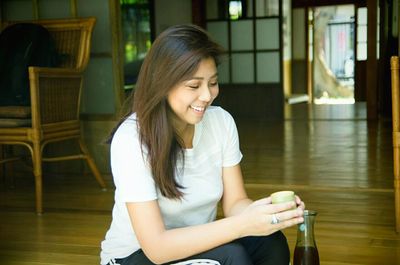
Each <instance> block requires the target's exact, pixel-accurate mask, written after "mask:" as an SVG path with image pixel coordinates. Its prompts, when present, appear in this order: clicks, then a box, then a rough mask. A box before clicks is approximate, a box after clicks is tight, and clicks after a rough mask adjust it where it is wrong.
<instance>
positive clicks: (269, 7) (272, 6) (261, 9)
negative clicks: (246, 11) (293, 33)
mask: <svg viewBox="0 0 400 265" xmlns="http://www.w3.org/2000/svg"><path fill="white" fill-rule="evenodd" d="M255 2H256V16H257V17H265V16H278V15H279V0H268V1H265V0H255Z"/></svg>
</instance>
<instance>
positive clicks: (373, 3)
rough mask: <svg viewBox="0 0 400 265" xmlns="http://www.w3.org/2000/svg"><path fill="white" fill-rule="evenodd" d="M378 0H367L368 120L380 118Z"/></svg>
mask: <svg viewBox="0 0 400 265" xmlns="http://www.w3.org/2000/svg"><path fill="white" fill-rule="evenodd" d="M377 8H378V3H377V0H367V12H368V13H367V24H368V29H367V75H366V81H367V82H366V84H367V87H366V88H367V118H368V120H376V119H377V118H378V105H377V103H378V98H377V94H378V93H377V92H378V91H377V90H378V84H377V80H378V77H377V73H378V61H377V58H376V56H377V53H376V49H377V45H376V39H377Z"/></svg>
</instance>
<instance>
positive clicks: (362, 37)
mask: <svg viewBox="0 0 400 265" xmlns="http://www.w3.org/2000/svg"><path fill="white" fill-rule="evenodd" d="M366 41H367V26H363V25H361V26H360V25H359V26H358V27H357V42H366Z"/></svg>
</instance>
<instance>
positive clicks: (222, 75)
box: [218, 57, 229, 84]
mask: <svg viewBox="0 0 400 265" xmlns="http://www.w3.org/2000/svg"><path fill="white" fill-rule="evenodd" d="M218 83H220V84H226V83H229V59H228V57H223V58H222V60H221V64H220V65H218Z"/></svg>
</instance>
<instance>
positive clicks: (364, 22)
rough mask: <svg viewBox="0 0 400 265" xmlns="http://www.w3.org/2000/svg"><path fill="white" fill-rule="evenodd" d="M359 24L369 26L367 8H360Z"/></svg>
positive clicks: (358, 11)
mask: <svg viewBox="0 0 400 265" xmlns="http://www.w3.org/2000/svg"><path fill="white" fill-rule="evenodd" d="M357 24H359V25H367V8H366V7H360V8H359V9H358V10H357Z"/></svg>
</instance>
